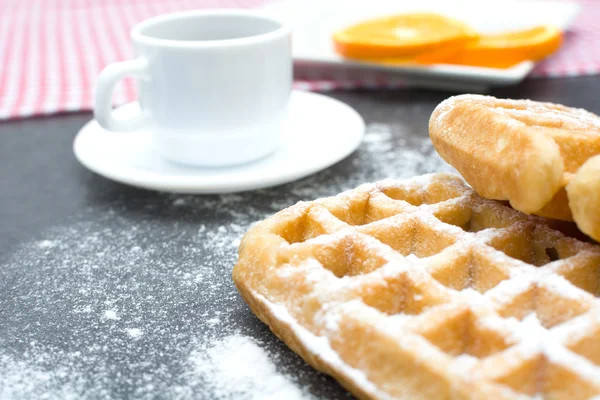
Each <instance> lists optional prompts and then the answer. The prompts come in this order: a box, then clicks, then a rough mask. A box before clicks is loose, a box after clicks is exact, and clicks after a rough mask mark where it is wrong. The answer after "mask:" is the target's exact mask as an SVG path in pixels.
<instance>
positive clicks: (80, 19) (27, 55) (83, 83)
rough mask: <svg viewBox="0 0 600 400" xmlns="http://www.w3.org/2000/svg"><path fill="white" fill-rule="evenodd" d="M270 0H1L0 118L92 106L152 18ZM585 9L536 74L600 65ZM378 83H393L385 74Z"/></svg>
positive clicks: (328, 85) (129, 86) (314, 86)
mask: <svg viewBox="0 0 600 400" xmlns="http://www.w3.org/2000/svg"><path fill="white" fill-rule="evenodd" d="M264 2H265V0H2V1H0V120H2V119H9V118H16V117H27V116H31V115H40V114H52V113H57V112H64V111H79V110H90V109H91V108H92V101H93V87H94V82H95V80H96V78H97V76H98V74H99V72H100V71H101V70H102V68H103V67H104V66H105V65H107V64H110V63H113V62H115V61H120V60H125V59H128V58H130V57H131V43H130V39H129V31H130V29H131V27H132V26H133V25H134V24H135V23H137V22H139V21H141V20H143V19H146V18H149V17H152V16H155V15H158V14H163V13H168V12H174V11H179V10H188V9H198V8H216V7H219V8H228V7H229V8H231V7H240V8H242V7H245V8H249V7H256V6H258V5H260V4H263V3H264ZM579 2H581V3H582V6H583V9H582V12H581V13H580V15H579V18H578V19H577V20H576V21H575V23H574V24H573V27H572V30H571V31H570V32H569V33H568V34H567V35H566V40H565V44H564V46H563V47H562V49H561V50H560V52H559V53H557V54H555V55H553V56H552V57H551V58H550V59H548V60H547V61H545V62H543V63H541V64H539V65H538V66H537V67H536V68H535V70H534V71H533V74H532V75H533V76H552V77H554V76H575V75H586V74H598V73H600V51H599V50H600V28H598V21H599V20H600V0H579ZM377 85H378V86H381V87H390V84H387V83H386V82H378V83H377ZM296 86H297V87H300V88H302V89H309V90H332V89H340V88H343V89H349V88H358V87H363V86H369V87H372V82H356V81H354V82H345V81H297V82H296ZM135 98H136V95H135V87H134V82H133V81H132V80H131V79H125V80H124V82H123V83H121V84H120V85H118V86H117V88H116V90H115V93H114V100H115V103H117V104H122V103H126V102H129V101H132V100H134V99H135Z"/></svg>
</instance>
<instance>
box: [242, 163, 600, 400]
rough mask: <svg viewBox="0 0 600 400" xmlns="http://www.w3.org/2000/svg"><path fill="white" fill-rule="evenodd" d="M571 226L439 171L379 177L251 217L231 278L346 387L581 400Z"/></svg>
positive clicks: (584, 284)
mask: <svg viewBox="0 0 600 400" xmlns="http://www.w3.org/2000/svg"><path fill="white" fill-rule="evenodd" d="M573 232H574V230H573V229H572V225H571V224H570V223H565V222H560V221H553V220H549V219H544V218H542V217H536V216H528V215H525V214H522V213H520V212H518V211H515V210H513V209H512V208H510V207H508V206H506V205H505V204H503V203H500V202H496V201H493V200H486V199H483V198H481V197H479V196H477V195H476V194H475V193H474V192H473V191H472V190H471V189H470V188H469V187H467V186H466V185H465V184H464V182H463V181H462V179H461V178H459V177H457V176H454V175H450V174H433V175H424V176H421V177H417V178H413V179H410V180H406V181H394V180H385V181H381V182H377V183H372V184H365V185H362V186H360V187H358V188H357V189H355V190H352V191H348V192H344V193H341V194H339V195H337V196H335V197H329V198H324V199H319V200H316V201H313V202H300V203H298V204H296V205H294V206H292V207H290V208H288V209H285V210H283V211H281V212H279V213H277V214H275V215H274V216H272V217H270V218H268V219H266V220H264V221H262V222H260V223H258V224H257V225H255V226H254V227H253V228H252V229H251V230H250V231H249V232H248V233H247V234H246V236H245V237H244V239H243V240H242V243H241V245H240V250H239V260H238V262H237V264H236V266H235V268H234V271H233V278H234V281H235V283H236V286H237V287H238V290H239V291H240V293H241V295H242V297H243V298H244V300H245V301H246V302H247V303H248V304H249V306H250V307H251V309H252V311H253V312H254V313H255V314H256V315H257V316H258V317H259V318H260V319H261V320H262V321H263V322H265V323H266V324H268V325H269V327H270V328H271V330H272V331H273V332H274V333H275V334H276V335H277V336H278V337H280V338H281V339H282V340H283V341H284V342H285V343H286V344H287V345H288V346H289V347H290V348H291V349H292V350H294V351H295V352H296V353H298V354H299V355H300V356H302V357H303V358H304V359H305V360H306V361H307V362H308V363H309V364H311V365H312V366H313V367H314V368H316V369H318V370H320V371H323V372H325V373H327V374H329V375H331V376H333V377H334V378H335V379H337V380H338V381H339V382H340V383H341V384H342V385H343V386H345V387H346V388H347V389H348V390H350V391H351V392H352V393H353V394H355V395H356V396H358V397H359V398H363V399H529V398H537V399H540V398H543V399H573V400H576V399H588V398H591V397H594V396H596V395H600V303H599V302H598V299H597V296H598V295H599V294H600V246H599V245H596V244H592V243H589V242H585V241H584V240H583V239H580V238H578V237H577V236H576V235H575V234H573ZM599 398H600V397H599Z"/></svg>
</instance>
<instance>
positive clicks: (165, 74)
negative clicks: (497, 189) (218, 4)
mask: <svg viewBox="0 0 600 400" xmlns="http://www.w3.org/2000/svg"><path fill="white" fill-rule="evenodd" d="M131 38H132V40H133V44H134V47H135V51H136V56H137V58H136V59H134V60H130V61H124V62H119V63H115V64H112V65H109V66H108V67H106V68H105V69H104V70H103V71H102V73H101V74H100V77H99V79H98V82H97V88H96V89H97V92H96V100H95V105H94V116H95V118H96V120H97V121H98V123H99V124H100V125H101V126H102V127H103V128H105V129H106V130H109V131H114V132H123V131H138V130H148V131H150V132H151V135H152V137H153V139H154V142H155V144H156V149H157V151H158V152H159V153H160V154H161V155H162V156H163V157H164V158H166V159H168V160H171V161H174V162H177V163H183V164H189V165H195V166H226V165H234V164H240V163H245V162H249V161H252V160H256V159H258V158H261V157H264V156H266V155H268V154H269V153H271V152H273V151H274V150H275V149H276V148H277V146H278V144H279V142H280V136H281V130H282V129H281V124H282V122H283V118H284V117H285V110H286V105H287V102H288V98H289V95H290V92H291V85H292V56H291V44H290V28H289V27H288V26H286V25H285V24H284V23H282V22H280V21H278V20H276V19H274V18H271V17H267V16H265V15H261V14H259V13H256V12H253V11H247V10H208V11H185V12H180V13H175V14H168V15H163V16H159V17H155V18H151V19H148V20H146V21H143V22H141V23H139V24H137V25H136V26H135V27H134V28H133V30H132V32H131ZM126 76H132V77H135V78H137V80H138V83H139V89H140V90H139V103H140V108H141V112H140V114H139V115H138V116H137V117H135V118H133V119H118V118H116V117H115V116H114V115H113V111H112V92H113V89H114V87H115V85H116V84H117V82H119V81H120V80H121V79H123V78H124V77H126Z"/></svg>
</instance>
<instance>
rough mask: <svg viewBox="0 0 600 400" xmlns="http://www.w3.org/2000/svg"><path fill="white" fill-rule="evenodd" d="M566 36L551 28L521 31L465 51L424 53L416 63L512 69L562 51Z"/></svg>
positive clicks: (485, 39) (483, 39)
mask: <svg viewBox="0 0 600 400" xmlns="http://www.w3.org/2000/svg"><path fill="white" fill-rule="evenodd" d="M561 44H562V34H561V31H560V29H558V28H557V27H555V26H551V25H544V26H538V27H536V28H532V29H527V30H523V31H517V32H508V33H503V34H498V35H485V36H481V38H480V39H479V40H478V41H473V42H471V43H468V44H466V46H464V47H463V48H452V49H450V48H447V49H439V50H438V51H433V52H430V53H427V54H420V55H418V56H417V57H416V61H417V62H419V63H424V64H440V63H443V64H460V65H473V66H481V67H491V68H508V67H510V66H512V65H515V64H517V63H519V62H521V61H526V60H532V61H537V60H540V59H542V58H544V57H546V56H548V55H550V54H552V53H554V52H555V51H556V50H558V49H559V48H560V45H561Z"/></svg>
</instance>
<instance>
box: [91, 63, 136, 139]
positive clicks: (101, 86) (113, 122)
mask: <svg viewBox="0 0 600 400" xmlns="http://www.w3.org/2000/svg"><path fill="white" fill-rule="evenodd" d="M147 66H148V63H147V62H146V60H144V59H141V58H140V59H136V60H129V61H122V62H118V63H114V64H111V65H109V66H107V67H106V68H104V69H103V70H102V72H101V73H100V76H99V77H98V82H97V83H96V98H95V102H94V118H95V119H96V121H98V123H99V124H100V126H101V127H103V128H104V129H106V130H108V131H113V132H131V131H136V130H140V129H143V128H144V127H145V126H146V125H147V122H148V121H147V119H146V117H145V116H144V113H143V111H142V112H140V113H139V115H136V116H134V117H132V118H116V117H115V116H114V114H113V111H112V95H113V91H114V88H115V85H116V84H117V83H118V82H119V81H120V80H122V79H123V78H125V77H126V76H132V77H135V78H137V79H143V80H145V79H148V68H147Z"/></svg>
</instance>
